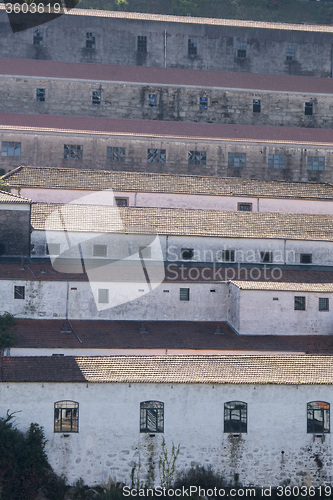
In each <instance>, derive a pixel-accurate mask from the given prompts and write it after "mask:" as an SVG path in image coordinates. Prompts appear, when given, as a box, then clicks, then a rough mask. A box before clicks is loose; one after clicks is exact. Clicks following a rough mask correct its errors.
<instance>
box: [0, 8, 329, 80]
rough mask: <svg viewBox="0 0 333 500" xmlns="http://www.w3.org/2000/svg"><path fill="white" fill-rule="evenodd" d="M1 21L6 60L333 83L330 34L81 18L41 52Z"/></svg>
mask: <svg viewBox="0 0 333 500" xmlns="http://www.w3.org/2000/svg"><path fill="white" fill-rule="evenodd" d="M82 14H83V15H82ZM0 19H1V23H0V28H1V33H2V37H1V41H0V55H1V56H2V57H16V58H28V59H52V60H55V61H69V62H96V63H104V64H125V65H143V66H156V67H177V68H192V69H211V70H223V71H248V72H252V73H273V74H298V75H313V76H322V77H330V76H331V75H332V48H331V47H332V34H331V33H332V32H331V30H330V28H329V27H318V28H317V27H312V26H302V25H291V26H289V25H283V24H275V25H274V24H273V23H253V22H246V21H245V22H244V21H233V20H232V21H228V20H218V19H213V20H207V19H200V18H197V19H196V18H184V17H183V18H181V17H175V16H154V15H149V14H145V15H142V14H141V15H140V14H132V13H120V12H116V13H112V12H106V13H103V12H101V13H99V12H98V11H97V12H96V11H94V15H92V11H81V15H75V13H73V12H70V13H69V15H63V16H61V17H59V18H57V19H56V20H55V21H52V22H50V23H47V24H45V25H43V26H41V27H40V28H41V30H42V32H41V33H42V34H41V37H42V38H41V40H39V41H38V44H36V43H34V29H29V30H26V31H22V32H19V33H14V34H13V33H12V31H11V29H10V25H9V22H8V19H7V16H6V14H5V12H3V11H2V12H1V17H0ZM157 19H158V20H157ZM87 33H91V34H93V36H94V42H93V43H89V42H88V43H87V38H86V37H87ZM138 37H146V39H145V41H142V44H141V46H140V43H139V41H138ZM189 40H190V42H189ZM240 44H245V45H240ZM244 51H245V52H244Z"/></svg>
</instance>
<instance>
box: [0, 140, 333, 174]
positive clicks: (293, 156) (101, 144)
mask: <svg viewBox="0 0 333 500" xmlns="http://www.w3.org/2000/svg"><path fill="white" fill-rule="evenodd" d="M0 141H9V142H20V143H21V156H20V157H16V158H15V157H5V156H2V157H1V161H0V168H3V169H5V170H6V171H8V170H11V169H13V168H15V167H17V166H19V165H31V166H41V165H47V166H48V167H66V168H80V169H82V168H89V169H103V170H127V171H134V172H157V173H168V174H193V175H213V176H214V175H217V176H223V177H230V176H234V177H244V178H258V179H266V180H289V181H308V180H312V181H320V182H333V172H332V165H333V147H332V146H318V147H304V146H301V145H292V146H290V145H283V144H281V145H277V144H274V143H271V144H270V143H269V142H267V143H266V144H265V143H264V144H258V143H255V141H253V142H247V143H244V142H242V143H237V142H227V141H223V140H221V141H211V142H210V141H209V140H196V141H195V140H193V139H187V138H185V139H183V140H178V139H153V138H147V139H141V138H133V137H131V138H130V137H126V136H124V137H120V136H114V137H111V136H110V137H108V136H104V137H103V136H98V135H93V134H91V135H89V134H76V133H71V134H69V133H61V132H54V133H47V132H37V133H36V132H26V133H24V132H13V131H7V132H1V133H0ZM65 144H73V145H81V146H83V157H82V159H64V145H65ZM108 146H113V147H124V148H125V155H126V157H125V161H124V162H110V161H107V159H106V152H107V147H108ZM150 148H152V149H165V150H166V163H148V162H147V156H148V153H147V152H148V149H150ZM188 151H205V152H206V157H207V160H206V165H189V164H188ZM228 153H245V154H246V166H245V167H231V166H230V167H229V166H228ZM269 154H283V155H285V156H286V167H285V168H269V167H268V155H269ZM307 156H324V157H325V170H323V171H319V170H317V171H309V170H307Z"/></svg>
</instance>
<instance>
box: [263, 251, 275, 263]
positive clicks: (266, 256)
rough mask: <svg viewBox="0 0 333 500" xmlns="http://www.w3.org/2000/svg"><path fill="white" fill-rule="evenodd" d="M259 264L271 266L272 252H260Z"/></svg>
mask: <svg viewBox="0 0 333 500" xmlns="http://www.w3.org/2000/svg"><path fill="white" fill-rule="evenodd" d="M260 262H264V263H265V264H272V262H273V252H270V251H266V250H264V251H262V252H260Z"/></svg>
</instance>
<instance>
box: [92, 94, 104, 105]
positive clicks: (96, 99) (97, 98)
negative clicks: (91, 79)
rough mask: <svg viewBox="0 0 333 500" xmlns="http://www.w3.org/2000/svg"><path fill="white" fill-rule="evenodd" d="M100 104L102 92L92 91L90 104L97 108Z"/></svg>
mask: <svg viewBox="0 0 333 500" xmlns="http://www.w3.org/2000/svg"><path fill="white" fill-rule="evenodd" d="M101 102H102V92H101V91H100V90H93V93H92V104H96V105H97V106H98V105H99V104H101Z"/></svg>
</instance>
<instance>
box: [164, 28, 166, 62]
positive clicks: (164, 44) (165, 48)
mask: <svg viewBox="0 0 333 500" xmlns="http://www.w3.org/2000/svg"><path fill="white" fill-rule="evenodd" d="M166 57H167V31H166V30H164V67H165V68H166V67H167V65H166V64H167V63H166Z"/></svg>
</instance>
